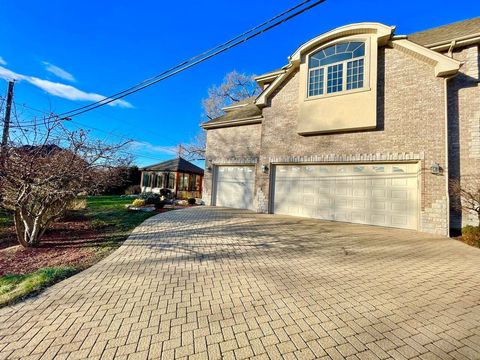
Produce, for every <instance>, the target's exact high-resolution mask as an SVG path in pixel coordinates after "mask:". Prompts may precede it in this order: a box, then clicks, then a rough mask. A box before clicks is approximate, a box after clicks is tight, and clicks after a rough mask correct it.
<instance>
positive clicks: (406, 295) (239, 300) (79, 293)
mask: <svg viewBox="0 0 480 360" xmlns="http://www.w3.org/2000/svg"><path fill="white" fill-rule="evenodd" d="M479 269H480V250H478V249H474V248H471V247H468V246H466V245H463V244H461V243H459V242H457V241H454V240H449V239H443V238H438V237H433V236H429V235H423V234H418V233H415V232H411V231H403V230H393V229H382V228H376V227H369V226H359V225H351V224H340V223H332V222H322V221H315V220H308V219H300V218H293V217H284V216H272V215H257V214H253V213H251V212H247V211H235V210H225V209H220V208H205V207H203V208H192V209H188V210H179V211H174V212H169V213H165V214H161V215H158V216H155V217H153V218H151V219H149V220H147V221H146V222H145V223H144V224H142V225H141V226H140V227H138V228H137V229H136V230H135V232H134V233H133V234H132V235H131V236H130V238H129V240H128V241H127V242H126V243H125V244H124V245H123V246H122V247H121V248H120V249H119V250H117V251H116V252H115V253H113V254H112V255H111V256H109V257H108V258H106V259H105V260H103V261H102V262H100V263H98V264H97V265H95V266H93V267H92V268H90V269H88V270H86V271H84V272H82V273H80V274H78V275H76V276H74V277H72V278H70V279H68V280H66V281H63V282H61V283H59V284H57V285H55V286H53V287H51V288H50V289H49V290H47V291H46V292H44V293H43V294H41V295H40V296H38V297H37V298H33V299H30V300H28V301H25V302H23V303H20V304H18V305H16V306H13V307H11V308H4V309H1V310H0V358H2V359H4V358H21V359H38V358H42V359H52V358H56V359H64V358H68V359H86V358H88V359H95V358H104V359H113V358H115V359H126V358H128V359H144V358H152V359H160V358H165V359H173V358H175V359H183V358H188V359H219V358H225V359H234V358H235V359H245V358H251V357H252V358H253V357H255V358H258V359H268V358H271V359H279V358H285V359H295V358H298V359H323V358H325V359H378V358H379V359H385V358H394V359H437V358H439V359H479V358H480V272H479Z"/></svg>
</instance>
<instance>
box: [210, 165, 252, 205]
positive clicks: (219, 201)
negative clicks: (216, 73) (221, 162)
mask: <svg viewBox="0 0 480 360" xmlns="http://www.w3.org/2000/svg"><path fill="white" fill-rule="evenodd" d="M254 170H255V168H254V166H218V167H217V168H216V176H215V203H214V204H215V205H216V206H225V207H231V208H237V209H253V187H254V184H255V171H254Z"/></svg>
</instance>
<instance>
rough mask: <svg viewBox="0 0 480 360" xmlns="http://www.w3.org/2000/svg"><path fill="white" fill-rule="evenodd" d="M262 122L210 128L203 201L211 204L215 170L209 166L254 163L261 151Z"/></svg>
mask: <svg viewBox="0 0 480 360" xmlns="http://www.w3.org/2000/svg"><path fill="white" fill-rule="evenodd" d="M260 131H261V124H253V125H243V126H235V127H227V128H219V129H211V130H208V133H207V146H206V155H205V158H206V163H205V176H204V184H203V196H202V198H203V201H204V202H205V203H206V204H207V205H210V202H211V197H212V176H213V172H212V171H208V170H207V168H208V167H212V166H213V165H219V164H253V163H256V161H257V159H258V156H259V153H260Z"/></svg>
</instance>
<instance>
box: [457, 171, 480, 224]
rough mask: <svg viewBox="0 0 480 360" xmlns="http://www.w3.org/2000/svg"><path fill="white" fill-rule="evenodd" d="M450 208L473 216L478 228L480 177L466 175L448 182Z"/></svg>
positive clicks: (479, 219)
mask: <svg viewBox="0 0 480 360" xmlns="http://www.w3.org/2000/svg"><path fill="white" fill-rule="evenodd" d="M450 192H451V194H452V196H453V199H454V200H453V201H452V206H453V207H454V208H455V209H456V210H457V211H465V212H468V213H471V214H475V215H476V216H477V219H478V221H479V224H478V226H480V176H475V175H466V176H462V177H461V178H460V179H455V180H451V181H450Z"/></svg>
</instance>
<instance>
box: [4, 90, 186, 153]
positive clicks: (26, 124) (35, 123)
mask: <svg viewBox="0 0 480 360" xmlns="http://www.w3.org/2000/svg"><path fill="white" fill-rule="evenodd" d="M0 99H2V100H3V99H4V97H2V96H0ZM14 104H16V105H17V106H21V107H23V108H25V109H29V110H33V111H36V112H38V113H41V114H44V115H46V116H48V117H49V118H53V117H58V115H56V114H55V113H54V112H47V111H44V110H40V109H36V108H34V107H31V106H30V105H27V104H17V103H15V101H14ZM99 114H100V115H101V116H103V117H105V118H106V119H109V120H111V119H113V120H117V121H119V122H122V121H123V122H126V123H127V124H130V125H132V126H135V125H134V124H133V123H130V122H127V121H125V120H120V119H116V118H113V117H111V116H110V115H104V114H101V113H99ZM69 122H72V123H75V121H73V120H71V119H70V120H69ZM17 123H18V125H13V127H14V128H19V127H23V128H25V127H26V128H28V127H32V128H34V127H38V125H39V122H38V121H30V122H22V123H20V121H18V119H17ZM76 123H77V124H79V125H81V126H83V127H86V128H89V129H92V130H95V131H100V132H103V133H106V134H110V135H113V136H116V137H123V138H124V139H130V140H135V141H137V142H145V141H143V140H139V139H131V137H130V136H127V135H124V134H120V133H118V132H116V134H115V133H113V132H111V131H107V130H103V129H100V128H97V127H94V126H91V125H87V124H84V123H80V122H78V121H77V122H76ZM139 130H140V131H142V132H144V133H145V134H146V133H147V131H145V130H142V129H138V128H136V131H139ZM149 133H155V132H152V131H149ZM157 134H158V136H161V137H164V138H167V139H170V140H172V141H173V142H175V143H176V142H177V141H176V140H174V139H172V138H170V137H168V136H165V134H159V133H157Z"/></svg>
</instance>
